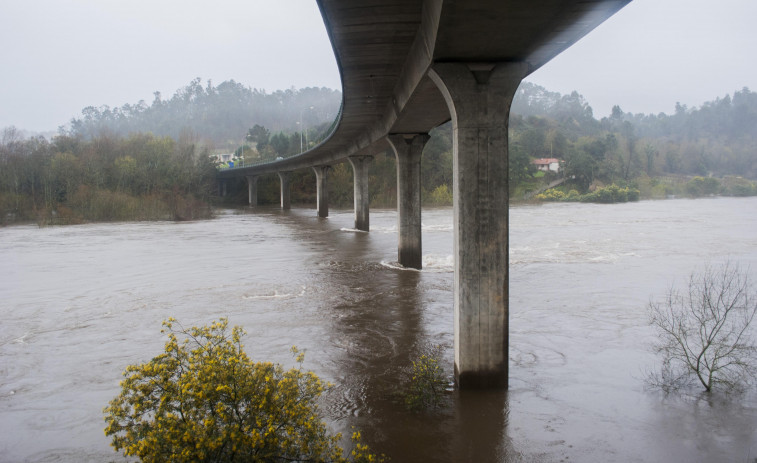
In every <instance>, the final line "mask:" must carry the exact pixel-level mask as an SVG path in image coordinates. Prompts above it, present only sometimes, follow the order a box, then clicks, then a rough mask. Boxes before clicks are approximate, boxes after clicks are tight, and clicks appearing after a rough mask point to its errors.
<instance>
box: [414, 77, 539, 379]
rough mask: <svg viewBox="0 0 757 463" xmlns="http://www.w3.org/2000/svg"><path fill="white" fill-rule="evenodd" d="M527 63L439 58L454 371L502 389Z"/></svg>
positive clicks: (458, 375)
mask: <svg viewBox="0 0 757 463" xmlns="http://www.w3.org/2000/svg"><path fill="white" fill-rule="evenodd" d="M527 72H528V65H527V64H526V63H518V62H510V63H483V64H481V63H475V64H474V63H436V64H434V65H433V66H432V68H431V71H430V72H429V75H430V77H431V78H432V80H433V81H434V82H435V83H436V85H437V86H438V87H439V90H440V91H441V92H442V95H444V98H445V100H446V101H447V106H448V107H449V111H450V114H451V116H452V130H453V151H452V156H453V174H454V187H453V192H454V240H455V243H454V248H455V251H454V255H455V287H454V313H455V321H454V337H455V376H456V378H457V382H458V384H459V386H460V387H461V388H487V387H504V388H507V378H508V347H509V346H508V342H509V340H508V338H509V333H508V329H509V327H508V317H509V309H508V294H509V293H508V191H507V188H508V169H507V164H508V146H507V143H508V134H507V129H508V118H509V114H510V104H511V103H512V99H513V96H514V94H515V91H516V90H517V88H518V85H519V84H520V81H521V80H522V78H523V77H524V76H525V75H526V74H527Z"/></svg>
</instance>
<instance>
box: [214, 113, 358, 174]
mask: <svg viewBox="0 0 757 463" xmlns="http://www.w3.org/2000/svg"><path fill="white" fill-rule="evenodd" d="M343 108H344V100H342V103H341V104H340V105H339V111H338V112H337V113H336V118H335V119H334V122H332V123H331V125H330V126H329V128H328V129H326V131H325V132H323V134H321V135H320V136H319V137H318V138H317V142H316V145H315V146H314V147H313V148H312V149H315V148H317V147H319V146H321V145H322V144H323V143H325V142H326V140H328V139H329V138H330V137H331V135H333V133H334V131H335V130H336V128H337V126H338V125H339V121H340V120H341V119H342V109H343ZM308 151H310V150H307V151H303V152H302V153H295V154H290V155H288V156H279V157H277V158H276V159H261V160H259V161H255V162H244V161H239V162H235V163H234V165H233V166H229V165H226V164H221V165H220V166H218V170H219V171H221V170H232V169H244V168H245V167H256V166H262V165H265V164H271V163H274V162H278V161H282V160H284V159H290V158H293V157H297V156H300V155H302V154H303V153H307V152H308Z"/></svg>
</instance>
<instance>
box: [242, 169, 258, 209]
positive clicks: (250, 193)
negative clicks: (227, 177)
mask: <svg viewBox="0 0 757 463" xmlns="http://www.w3.org/2000/svg"><path fill="white" fill-rule="evenodd" d="M244 178H245V179H247V197H248V199H249V203H250V207H257V205H258V176H257V175H246V176H245V177H244Z"/></svg>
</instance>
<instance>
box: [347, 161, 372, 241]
mask: <svg viewBox="0 0 757 463" xmlns="http://www.w3.org/2000/svg"><path fill="white" fill-rule="evenodd" d="M347 159H349V161H350V164H352V178H353V182H352V183H353V184H354V187H355V228H356V229H358V230H362V231H368V230H369V228H370V217H369V212H368V205H369V203H370V197H369V194H368V165H369V164H370V162H371V160H372V159H373V156H350V157H349V158H347Z"/></svg>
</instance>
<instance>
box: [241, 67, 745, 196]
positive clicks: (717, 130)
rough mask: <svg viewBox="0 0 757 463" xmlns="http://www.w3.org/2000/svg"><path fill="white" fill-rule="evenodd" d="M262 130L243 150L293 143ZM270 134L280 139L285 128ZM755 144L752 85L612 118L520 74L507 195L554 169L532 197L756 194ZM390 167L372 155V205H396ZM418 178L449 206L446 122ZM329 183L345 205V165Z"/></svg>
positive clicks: (529, 188)
mask: <svg viewBox="0 0 757 463" xmlns="http://www.w3.org/2000/svg"><path fill="white" fill-rule="evenodd" d="M266 131H267V129H266V128H265V127H263V126H260V125H256V126H255V127H253V128H252V129H250V130H249V132H248V140H253V141H256V142H257V144H256V145H251V146H248V148H249V151H248V152H250V153H253V154H252V155H253V156H260V154H259V153H261V152H262V153H266V154H265V155H263V156H262V157H263V158H268V159H273V158H275V157H277V156H283V157H286V156H288V155H290V154H291V153H292V150H291V149H286V147H283V148H282V147H281V146H285V145H284V144H281V143H280V142H279V141H277V140H274V139H273V138H266V136H261V134H262V135H265V134H266ZM277 136H278V137H285V135H284V134H283V133H280V134H279V135H277ZM297 136H298V135H297V134H296V133H295V134H292V135H291V137H297ZM260 140H263V143H262V144H261V143H260ZM295 141H296V140H295ZM756 142H757V93H754V92H751V91H750V90H749V89H747V88H744V89H742V90H740V91H737V92H735V93H734V95H733V97H731V96H729V95H726V96H725V97H724V98H717V99H716V100H714V101H711V102H707V103H705V104H703V105H702V106H701V107H699V108H688V107H686V106H685V105H681V104H678V105H677V106H676V112H675V114H673V115H666V114H664V113H661V114H658V115H643V114H631V113H625V112H623V110H622V109H621V108H620V107H619V106H615V107H614V108H613V110H612V113H611V115H610V116H608V117H604V118H601V119H597V118H596V117H594V114H593V110H592V108H591V106H590V105H589V104H588V103H587V102H586V101H585V99H584V98H583V97H582V96H581V95H580V94H578V93H577V92H572V93H571V94H569V95H561V94H560V93H557V92H550V91H548V90H547V89H545V88H543V87H541V86H538V85H534V84H531V83H528V82H524V83H523V84H522V85H521V86H520V88H519V89H518V92H517V94H516V96H515V98H514V100H513V105H512V109H511V116H510V152H509V180H510V182H509V185H510V195H511V199H513V200H516V201H517V200H521V199H524V198H526V197H529V196H530V194H531V193H534V192H538V191H539V190H540V189H541V188H542V187H543V186H544V185H546V184H548V183H549V182H550V181H552V180H555V179H556V178H558V177H559V176H564V177H566V178H567V181H566V182H565V183H563V184H562V185H561V186H560V187H558V188H557V189H556V190H555V192H553V193H551V194H547V195H541V196H539V198H540V199H542V200H588V201H599V202H612V201H615V200H617V198H633V199H638V198H664V197H667V196H671V195H686V196H703V195H711V194H728V195H738V196H747V195H755V194H757V185H756V184H755V183H754V181H753V180H754V179H755V178H757V149H756V148H755V146H757V143H756ZM290 145H291V141H290ZM253 147H254V148H256V150H253V149H252V148H253ZM536 158H558V159H560V160H561V161H562V171H561V172H560V173H558V174H555V173H550V172H548V173H546V174H545V173H544V172H539V171H538V170H537V169H536V167H535V166H534V164H533V163H532V161H533V160H534V159H536ZM394 169H395V167H394V158H393V155H392V154H391V153H389V154H386V155H379V156H377V157H376V158H375V159H374V161H373V166H372V174H371V177H370V193H371V202H372V205H373V206H376V207H392V206H394V205H395V204H396V187H395V185H396V172H395V171H394ZM296 178H297V181H296V182H295V185H296V187H295V189H294V190H293V192H292V195H293V196H292V197H293V200H294V201H298V200H299V201H301V202H311V201H312V198H313V195H314V188H315V187H314V184H315V178H314V175H313V173H312V172H309V171H302V172H299V173H297V174H296ZM422 182H423V184H422V198H423V201H424V204H425V205H431V206H433V205H448V204H451V201H452V133H451V127H450V124H449V123H448V124H445V125H442V126H440V127H437V128H436V129H434V130H432V131H431V139H430V141H429V143H428V144H427V145H426V147H425V148H424V151H423V160H422ZM259 185H260V191H261V193H259V200H262V201H263V202H270V203H275V202H276V201H278V190H277V188H278V183H277V181H276V179H275V178H271V179H270V180H264V181H263V182H262V183H260V184H259ZM298 188H301V189H298ZM329 188H330V198H331V201H332V203H334V205H336V206H342V207H348V206H349V205H350V204H351V203H352V183H351V169H350V168H349V166H348V165H346V164H340V165H337V166H335V167H334V169H333V171H332V173H331V177H330V183H329ZM232 191H235V198H236V199H237V200H238V201H239V202H243V201H244V200H245V198H246V187H245V185H244V183H243V182H241V181H240V182H239V183H238V184H237V185H236V189H233V190H232ZM618 192H627V193H626V194H618Z"/></svg>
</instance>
